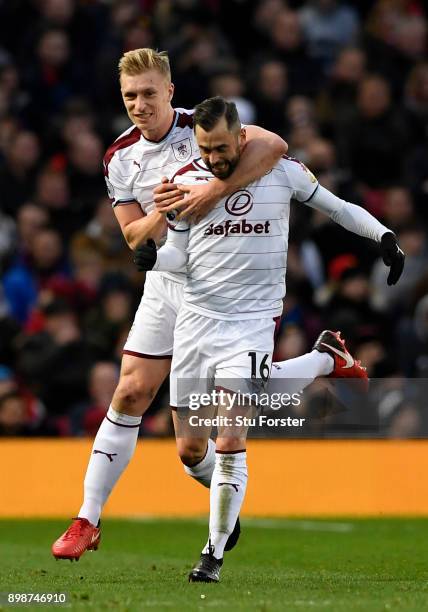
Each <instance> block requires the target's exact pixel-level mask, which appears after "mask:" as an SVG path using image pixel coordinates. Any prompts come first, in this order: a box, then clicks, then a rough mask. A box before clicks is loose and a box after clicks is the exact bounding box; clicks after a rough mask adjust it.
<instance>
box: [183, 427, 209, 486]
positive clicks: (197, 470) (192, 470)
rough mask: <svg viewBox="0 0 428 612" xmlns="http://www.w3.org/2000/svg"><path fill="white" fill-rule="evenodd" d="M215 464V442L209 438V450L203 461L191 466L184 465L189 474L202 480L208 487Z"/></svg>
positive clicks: (199, 480)
mask: <svg viewBox="0 0 428 612" xmlns="http://www.w3.org/2000/svg"><path fill="white" fill-rule="evenodd" d="M214 466H215V442H214V440H211V438H209V440H208V446H207V452H206V453H205V457H204V458H203V459H202V461H199V463H197V464H196V465H192V466H191V467H189V466H188V465H185V466H184V471H185V472H186V474H189V476H191V477H192V478H194V479H195V480H197V481H198V482H200V483H201V484H202V485H204V487H207V488H208V489H209V488H210V486H211V478H212V475H213V472H214Z"/></svg>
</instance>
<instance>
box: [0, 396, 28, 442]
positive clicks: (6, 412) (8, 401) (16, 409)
mask: <svg viewBox="0 0 428 612" xmlns="http://www.w3.org/2000/svg"><path fill="white" fill-rule="evenodd" d="M31 433H32V431H31V428H30V427H29V424H28V419H27V415H26V411H25V401H24V398H23V397H22V396H21V395H20V394H19V393H17V392H16V391H10V392H9V393H6V394H5V395H2V396H0V436H29V435H31Z"/></svg>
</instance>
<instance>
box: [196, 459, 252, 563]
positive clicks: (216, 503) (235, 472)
mask: <svg viewBox="0 0 428 612" xmlns="http://www.w3.org/2000/svg"><path fill="white" fill-rule="evenodd" d="M247 480H248V473H247V453H246V452H245V451H240V452H238V453H219V452H216V458H215V468H214V473H213V477H212V481H211V489H210V535H209V538H208V542H207V544H206V546H205V548H204V549H203V551H202V552H203V553H205V554H208V553H209V552H210V547H214V550H213V549H212V548H211V551H212V552H213V554H214V557H215V558H216V559H222V558H223V553H224V547H225V545H226V542H227V539H228V537H229V536H230V534H231V533H232V531H233V529H234V527H235V523H236V520H237V518H238V516H239V512H240V510H241V506H242V502H243V501H244V497H245V490H246V488H247Z"/></svg>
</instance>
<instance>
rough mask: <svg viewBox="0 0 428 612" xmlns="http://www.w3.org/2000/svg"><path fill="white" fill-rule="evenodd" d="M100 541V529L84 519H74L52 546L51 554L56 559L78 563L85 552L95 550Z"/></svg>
mask: <svg viewBox="0 0 428 612" xmlns="http://www.w3.org/2000/svg"><path fill="white" fill-rule="evenodd" d="M100 539H101V529H100V528H99V527H95V525H92V523H90V522H89V521H88V520H87V519H85V518H79V517H78V518H75V519H73V522H72V523H71V525H70V527H69V528H68V529H67V531H66V532H65V533H63V534H62V536H61V537H60V538H58V540H56V542H54V543H53V544H52V554H53V556H54V557H55V558H56V559H70V561H73V559H75V560H76V561H78V560H79V559H80V557H81V556H82V555H83V553H84V552H85V551H86V550H97V548H98V546H99V543H100Z"/></svg>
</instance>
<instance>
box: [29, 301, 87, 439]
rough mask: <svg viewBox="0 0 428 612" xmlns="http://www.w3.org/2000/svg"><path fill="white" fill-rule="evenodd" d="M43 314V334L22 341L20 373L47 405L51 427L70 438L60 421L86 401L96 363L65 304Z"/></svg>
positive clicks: (49, 306) (53, 304) (52, 305)
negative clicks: (88, 377)
mask: <svg viewBox="0 0 428 612" xmlns="http://www.w3.org/2000/svg"><path fill="white" fill-rule="evenodd" d="M41 314H42V317H43V327H42V329H41V331H39V332H37V333H34V334H32V335H29V334H27V335H26V336H24V337H23V338H22V341H21V347H20V352H19V355H18V359H17V369H18V372H19V374H20V375H21V376H22V377H23V379H24V380H26V381H27V383H28V385H29V387H30V389H31V391H32V392H33V393H35V394H36V395H38V396H39V397H40V398H41V399H42V401H43V403H44V404H45V405H46V409H47V412H48V418H49V421H50V425H51V426H52V427H54V428H57V429H58V432H59V433H65V434H68V433H69V430H68V423H67V422H66V421H64V420H61V419H56V417H57V416H58V415H66V414H67V412H68V410H69V409H70V408H71V406H73V405H74V404H76V403H77V402H79V401H81V400H83V399H84V398H85V397H86V384H87V376H88V371H89V369H90V367H91V365H92V363H93V360H92V357H91V354H90V351H89V348H88V346H87V344H86V343H85V342H84V339H83V336H82V333H81V330H80V327H79V323H78V321H77V318H76V316H75V314H74V312H73V310H72V309H71V307H70V306H68V304H67V303H66V302H65V301H63V300H59V299H55V300H53V301H51V302H49V303H48V304H47V305H46V306H44V307H42V308H41ZM64 428H65V429H64Z"/></svg>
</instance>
